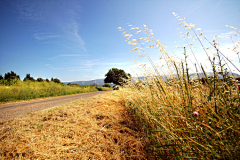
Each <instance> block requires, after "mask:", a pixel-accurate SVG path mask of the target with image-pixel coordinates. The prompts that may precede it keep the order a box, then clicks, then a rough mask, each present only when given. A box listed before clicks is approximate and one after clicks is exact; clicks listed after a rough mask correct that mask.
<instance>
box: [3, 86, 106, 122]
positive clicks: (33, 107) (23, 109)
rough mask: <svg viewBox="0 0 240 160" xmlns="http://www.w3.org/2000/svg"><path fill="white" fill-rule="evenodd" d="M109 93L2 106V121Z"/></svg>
mask: <svg viewBox="0 0 240 160" xmlns="http://www.w3.org/2000/svg"><path fill="white" fill-rule="evenodd" d="M106 92H109V91H101V92H92V93H83V94H76V95H70V96H69V95H68V96H60V97H53V98H47V99H40V100H30V101H25V102H15V103H9V104H2V105H0V120H5V119H11V118H16V117H21V116H26V115H27V114H29V113H33V112H36V111H40V110H44V109H49V108H52V107H56V106H59V105H62V104H66V103H70V102H74V101H77V100H81V99H86V98H90V97H93V96H96V95H98V94H103V93H106Z"/></svg>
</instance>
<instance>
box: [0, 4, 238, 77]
mask: <svg viewBox="0 0 240 160" xmlns="http://www.w3.org/2000/svg"><path fill="white" fill-rule="evenodd" d="M172 12H175V13H177V14H178V15H179V16H181V17H185V18H186V20H187V21H188V22H190V23H193V24H196V25H197V27H199V28H201V29H202V30H203V32H204V34H205V36H206V37H209V38H210V40H213V39H214V34H218V35H222V34H230V33H233V30H232V29H231V28H229V27H226V26H225V25H232V26H234V27H236V28H238V27H240V0H0V74H2V75H3V76H4V73H6V72H10V71H14V72H15V73H17V74H18V75H20V78H21V79H23V78H24V77H25V76H26V74H28V73H30V74H31V76H33V77H34V78H38V77H41V78H44V79H45V78H49V79H50V78H51V77H54V78H59V79H60V80H61V81H62V82H70V81H84V80H94V79H100V78H104V75H105V74H106V73H107V72H108V70H109V69H111V68H119V69H124V70H125V71H126V72H128V73H132V71H133V70H136V63H135V60H136V61H139V62H141V63H149V62H147V59H146V58H145V59H144V58H143V59H142V58H139V57H138V56H136V55H137V54H138V53H136V52H131V51H130V50H131V49H133V48H134V47H132V46H131V45H129V44H128V43H127V42H126V41H125V39H126V38H125V37H124V36H123V35H122V32H120V31H119V30H118V27H123V28H125V29H128V30H129V31H132V30H130V28H131V27H129V26H128V24H127V23H130V24H132V25H134V26H138V27H141V25H142V24H146V25H147V26H148V28H149V29H152V30H153V32H154V33H155V37H156V38H157V39H160V41H161V43H162V44H163V45H165V46H167V47H168V48H167V50H168V52H170V53H171V52H175V53H176V54H179V56H181V55H182V52H183V49H177V48H176V45H180V46H181V45H183V43H184V42H182V41H181V39H180V37H179V36H180V35H179V33H178V32H179V30H180V29H178V28H180V27H182V26H178V24H179V23H180V21H178V19H176V17H175V16H173V14H172ZM181 29H182V31H184V30H183V29H184V27H182V28H181ZM184 32H185V31H184ZM133 33H135V31H134V32H133ZM221 33H222V34H221ZM222 37H224V36H222ZM234 38H235V39H234V41H239V37H234ZM175 41H176V43H175ZM221 42H222V43H223V45H224V46H230V45H231V44H232V42H231V40H228V41H227V40H226V39H224V38H223V39H222V40H221ZM196 53H198V55H197V56H198V57H199V60H200V59H201V58H202V57H203V56H202V55H201V52H200V51H197V52H196ZM229 53H230V52H229ZM149 54H150V55H151V56H152V57H153V59H154V60H156V62H158V58H157V54H159V55H160V53H156V52H155V51H153V52H152V53H151V52H149ZM189 54H190V53H189ZM226 54H228V53H226ZM229 56H230V55H229ZM230 58H232V59H233V60H234V63H236V65H237V66H238V67H239V62H238V58H237V55H236V54H235V55H234V54H233V55H231V56H230ZM202 60H203V61H204V60H206V57H205V59H202Z"/></svg>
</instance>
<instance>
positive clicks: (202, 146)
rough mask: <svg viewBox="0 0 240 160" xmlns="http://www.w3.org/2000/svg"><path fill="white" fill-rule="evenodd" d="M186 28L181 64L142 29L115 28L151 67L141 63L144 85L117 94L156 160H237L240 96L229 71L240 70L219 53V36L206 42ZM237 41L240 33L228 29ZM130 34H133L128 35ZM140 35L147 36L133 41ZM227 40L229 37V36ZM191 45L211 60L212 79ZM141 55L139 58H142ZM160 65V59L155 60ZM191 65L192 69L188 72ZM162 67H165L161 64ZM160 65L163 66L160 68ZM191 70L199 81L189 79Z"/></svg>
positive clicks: (236, 48)
mask: <svg viewBox="0 0 240 160" xmlns="http://www.w3.org/2000/svg"><path fill="white" fill-rule="evenodd" d="M174 16H176V18H177V19H179V20H180V21H181V22H180V24H179V25H180V26H181V25H184V29H186V31H187V32H186V33H182V32H181V31H180V32H179V33H180V36H181V37H182V38H184V39H183V40H184V41H185V42H186V44H187V46H184V47H179V49H180V50H182V52H183V56H184V57H185V58H183V59H181V60H179V59H177V58H175V57H174V56H173V55H172V54H169V53H168V52H167V50H166V49H165V47H164V46H163V45H162V44H161V42H160V41H159V40H157V39H155V37H154V33H153V32H152V30H150V29H148V28H147V26H146V25H143V27H142V28H139V27H135V26H132V25H129V26H130V27H131V31H130V32H129V31H127V30H125V29H122V28H121V27H119V30H120V31H122V32H123V35H124V37H126V38H127V39H126V41H128V44H131V45H133V46H134V49H132V51H136V52H138V53H139V55H138V56H139V57H142V58H144V57H146V58H147V59H148V60H149V63H150V66H152V69H149V68H147V67H146V64H142V68H141V69H142V71H143V74H144V75H145V79H146V80H145V81H138V82H137V83H134V84H132V85H129V86H127V87H125V89H122V90H120V91H119V92H121V94H122V101H123V103H124V105H125V106H126V107H127V108H128V109H129V110H130V111H131V112H132V114H133V115H134V117H135V120H136V121H137V122H138V123H140V124H141V125H142V126H143V128H144V132H145V135H146V136H147V137H148V138H149V141H150V143H151V144H150V147H149V148H151V149H153V150H154V154H153V155H154V156H155V157H157V158H159V159H186V158H187V159H238V158H239V157H240V148H239V146H240V139H239V137H240V108H239V104H240V103H239V102H240V95H239V82H238V80H239V79H238V78H236V77H234V76H233V75H232V74H231V73H232V70H231V68H230V67H229V66H232V68H234V70H235V72H237V73H240V71H239V69H238V68H237V67H236V66H235V65H234V64H233V62H232V61H230V60H229V58H227V55H229V53H222V52H221V49H219V48H220V47H221V46H220V44H218V40H219V39H218V38H219V37H218V36H217V35H214V38H215V39H214V41H213V42H212V41H211V42H210V41H209V40H208V39H207V38H206V37H205V36H204V34H203V32H202V31H201V29H200V28H197V29H196V28H195V27H196V25H194V24H191V23H187V22H186V20H185V19H184V18H181V17H179V16H178V15H177V14H175V13H174ZM229 27H230V28H232V29H233V32H234V34H235V36H237V37H236V39H237V40H239V38H238V37H239V36H240V32H239V31H238V30H237V29H236V28H234V27H232V26H229ZM132 31H134V32H135V34H131V32H132ZM139 34H146V35H147V36H144V37H140V38H137V36H139ZM228 36H229V35H228ZM229 38H230V40H232V42H233V43H232V46H233V48H232V49H229V52H230V53H231V54H235V57H236V58H238V54H239V44H240V41H237V42H234V37H231V36H229ZM194 47H199V49H202V51H203V53H204V54H205V55H206V59H208V61H209V66H210V67H209V68H210V69H211V72H212V76H209V75H208V74H207V71H206V70H207V69H208V70H209V68H206V67H203V66H202V65H201V64H200V63H201V62H198V60H197V59H195V58H193V59H190V58H189V57H188V56H189V55H190V54H191V55H192V56H193V57H195V56H196V55H195V52H194V51H196V50H194ZM150 49H157V50H159V53H160V56H159V57H160V59H161V61H160V62H158V63H156V62H154V60H153V59H152V58H151V57H150V55H149V51H151V50H150ZM141 53H142V54H141ZM157 61H159V60H157ZM190 63H192V65H191V66H195V67H194V68H190V67H189V66H190ZM163 64H164V65H163ZM159 65H161V66H160V67H159ZM190 70H194V71H195V73H196V75H197V77H192V76H191V73H190Z"/></svg>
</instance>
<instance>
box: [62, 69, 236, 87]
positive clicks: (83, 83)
mask: <svg viewBox="0 0 240 160" xmlns="http://www.w3.org/2000/svg"><path fill="white" fill-rule="evenodd" d="M232 74H233V76H236V77H237V78H240V75H239V74H237V73H232ZM190 75H191V78H193V79H196V78H198V76H197V74H196V73H192V74H190ZM207 75H208V77H210V76H213V73H212V72H208V73H207ZM202 77H203V76H201V75H200V78H202ZM162 78H163V79H164V80H167V79H166V78H164V76H162ZM132 79H133V80H134V81H136V80H137V79H140V80H141V81H143V80H145V77H139V78H137V77H133V78H132ZM63 83H64V84H66V85H67V84H68V83H71V84H79V85H81V86H89V85H90V84H93V83H95V84H97V85H98V86H102V85H104V84H105V83H104V78H103V79H95V80H90V81H74V82H63ZM110 85H113V84H112V83H110Z"/></svg>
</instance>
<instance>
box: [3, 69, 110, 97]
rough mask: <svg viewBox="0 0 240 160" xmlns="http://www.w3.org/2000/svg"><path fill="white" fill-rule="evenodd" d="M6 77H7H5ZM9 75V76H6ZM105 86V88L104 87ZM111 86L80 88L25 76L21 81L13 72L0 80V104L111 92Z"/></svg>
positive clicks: (56, 81)
mask: <svg viewBox="0 0 240 160" xmlns="http://www.w3.org/2000/svg"><path fill="white" fill-rule="evenodd" d="M6 75H7V76H6ZM8 75H10V76H8ZM106 86H107V87H106ZM111 89H112V88H111V86H109V85H105V86H104V87H101V86H96V85H95V86H93V85H90V86H81V85H77V84H75V85H74V84H68V85H65V84H63V83H61V82H60V80H59V79H57V78H55V79H53V78H52V79H51V81H49V80H48V79H47V80H43V79H42V78H38V79H37V80H34V79H33V78H32V77H30V74H27V76H26V78H24V80H23V81H21V80H20V78H19V76H17V75H16V74H15V73H14V72H13V71H12V72H11V73H7V74H5V77H4V78H3V77H2V78H1V80H0V95H1V96H0V102H12V101H18V100H28V99H35V98H44V97H54V96H62V95H70V94H78V93H87V92H97V91H106V90H111Z"/></svg>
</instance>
